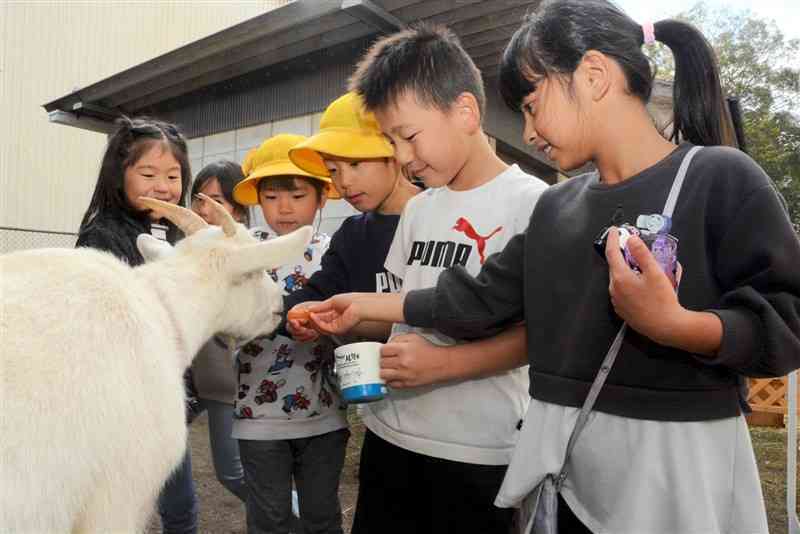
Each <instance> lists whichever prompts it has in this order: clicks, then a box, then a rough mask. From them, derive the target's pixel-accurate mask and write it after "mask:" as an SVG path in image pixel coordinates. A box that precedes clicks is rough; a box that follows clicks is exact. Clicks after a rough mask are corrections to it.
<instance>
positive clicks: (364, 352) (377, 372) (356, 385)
mask: <svg viewBox="0 0 800 534" xmlns="http://www.w3.org/2000/svg"><path fill="white" fill-rule="evenodd" d="M382 346H383V344H381V343H375V342H373V341H365V342H362V343H350V344H349V345H342V346H341V347H338V348H337V349H336V350H334V351H333V353H334V355H335V357H336V368H335V372H336V375H337V376H338V377H339V387H340V389H341V392H342V398H344V400H345V401H347V402H350V403H354V404H358V403H362V402H373V401H376V400H381V399H382V398H383V397H384V395H386V386H384V382H383V380H381V347H382Z"/></svg>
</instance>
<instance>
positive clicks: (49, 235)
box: [0, 226, 78, 254]
mask: <svg viewBox="0 0 800 534" xmlns="http://www.w3.org/2000/svg"><path fill="white" fill-rule="evenodd" d="M77 239H78V235H77V234H73V233H69V232H51V231H48V230H31V229H26V228H10V227H6V226H0V254H7V253H9V252H14V251H16V250H29V249H34V248H52V247H57V248H72V247H74V246H75V241H76V240H77Z"/></svg>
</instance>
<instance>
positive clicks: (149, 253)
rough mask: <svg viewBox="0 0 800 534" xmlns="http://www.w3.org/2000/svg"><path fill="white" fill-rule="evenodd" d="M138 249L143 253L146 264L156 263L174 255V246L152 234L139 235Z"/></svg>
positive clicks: (137, 240)
mask: <svg viewBox="0 0 800 534" xmlns="http://www.w3.org/2000/svg"><path fill="white" fill-rule="evenodd" d="M136 248H138V249H139V252H141V253H142V256H143V257H144V261H146V262H150V261H156V260H159V259H161V258H165V257H167V256H169V255H170V254H172V245H170V244H169V243H167V242H166V241H161V240H159V239H156V238H155V237H153V236H151V235H150V234H139V237H137V238H136Z"/></svg>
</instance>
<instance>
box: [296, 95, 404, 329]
mask: <svg viewBox="0 0 800 534" xmlns="http://www.w3.org/2000/svg"><path fill="white" fill-rule="evenodd" d="M289 157H290V158H291V160H292V162H293V163H294V164H295V165H297V166H298V167H300V168H301V169H303V170H305V171H307V172H308V173H311V174H314V175H319V176H326V177H330V179H331V180H332V181H333V184H334V186H335V187H336V189H337V191H338V192H339V194H340V195H341V197H342V198H343V199H344V200H345V201H347V202H348V203H350V205H352V206H353V207H354V208H355V209H357V210H358V211H360V212H361V214H360V215H354V216H352V217H349V218H348V219H346V220H345V221H344V223H342V226H341V227H340V228H339V230H338V231H337V232H336V233H335V234H334V235H333V238H332V241H331V246H330V248H329V249H328V252H327V253H326V255H325V257H324V258H323V259H322V269H321V270H320V271H318V272H317V273H316V274H314V276H313V277H312V278H311V280H310V282H309V284H308V285H307V286H306V287H305V288H304V289H303V290H301V291H298V292H296V293H293V294H292V295H290V296H289V297H287V299H286V300H285V302H284V304H285V307H286V309H287V310H289V309H291V308H292V307H293V306H298V307H302V306H303V305H302V304H301V303H304V302H308V301H316V300H325V299H327V298H329V297H332V296H333V295H336V294H338V293H343V292H349V291H365V292H393V291H399V289H400V281H399V280H398V279H397V278H395V277H394V276H393V275H392V274H390V273H389V272H387V271H386V269H384V267H383V263H384V261H385V259H386V254H387V253H388V252H389V246H390V245H391V243H392V239H393V238H394V233H395V230H396V229H397V223H398V221H399V220H400V213H401V212H402V211H403V208H404V207H405V205H406V202H408V200H409V199H410V198H411V197H413V196H414V195H416V194H417V193H418V192H419V188H418V187H416V186H415V185H413V184H412V183H411V182H410V181H409V180H408V179H407V178H406V174H405V172H404V169H403V168H402V166H401V165H400V164H398V163H397V161H395V158H394V149H393V147H392V145H391V143H389V141H388V140H387V139H386V137H385V136H384V135H383V133H382V132H381V129H380V126H379V125H378V121H377V120H376V119H375V116H374V115H373V114H372V113H368V112H367V111H366V110H365V109H364V104H363V101H362V99H361V97H360V96H358V95H357V94H355V93H347V94H345V95H343V96H340V97H339V98H337V99H336V100H334V101H333V102H331V104H330V105H328V108H327V109H326V110H325V113H323V115H322V118H321V120H320V129H319V132H318V133H317V134H316V135H314V136H312V137H310V138H309V139H307V140H306V141H304V142H302V143H299V144H297V145H296V146H294V147H293V148H292V149H291V150H289ZM306 324H307V323H305V322H304V321H303V320H300V321H298V320H292V321H289V323H288V324H287V330H288V332H289V333H290V334H291V335H292V336H293V337H294V338H295V339H298V340H304V341H307V340H312V339H316V338H317V336H318V334H317V332H316V331H315V330H312V329H309V328H305V325H306ZM388 332H389V328H388V325H379V327H377V328H366V329H364V330H362V331H361V332H359V334H360V335H362V336H363V337H366V338H369V339H377V340H379V341H385V340H386V337H387V336H388Z"/></svg>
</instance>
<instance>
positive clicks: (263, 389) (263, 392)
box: [253, 378, 286, 404]
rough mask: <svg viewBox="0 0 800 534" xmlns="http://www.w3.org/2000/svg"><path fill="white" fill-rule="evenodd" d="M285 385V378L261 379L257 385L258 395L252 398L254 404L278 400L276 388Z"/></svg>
mask: <svg viewBox="0 0 800 534" xmlns="http://www.w3.org/2000/svg"><path fill="white" fill-rule="evenodd" d="M285 385H286V380H284V379H282V378H281V379H280V380H278V381H277V382H273V381H272V380H262V381H261V384H259V386H258V393H259V394H258V395H256V396H255V397H254V398H253V401H255V403H256V404H264V403H265V402H275V401H276V400H278V389H279V388H282V387H283V386H285Z"/></svg>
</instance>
